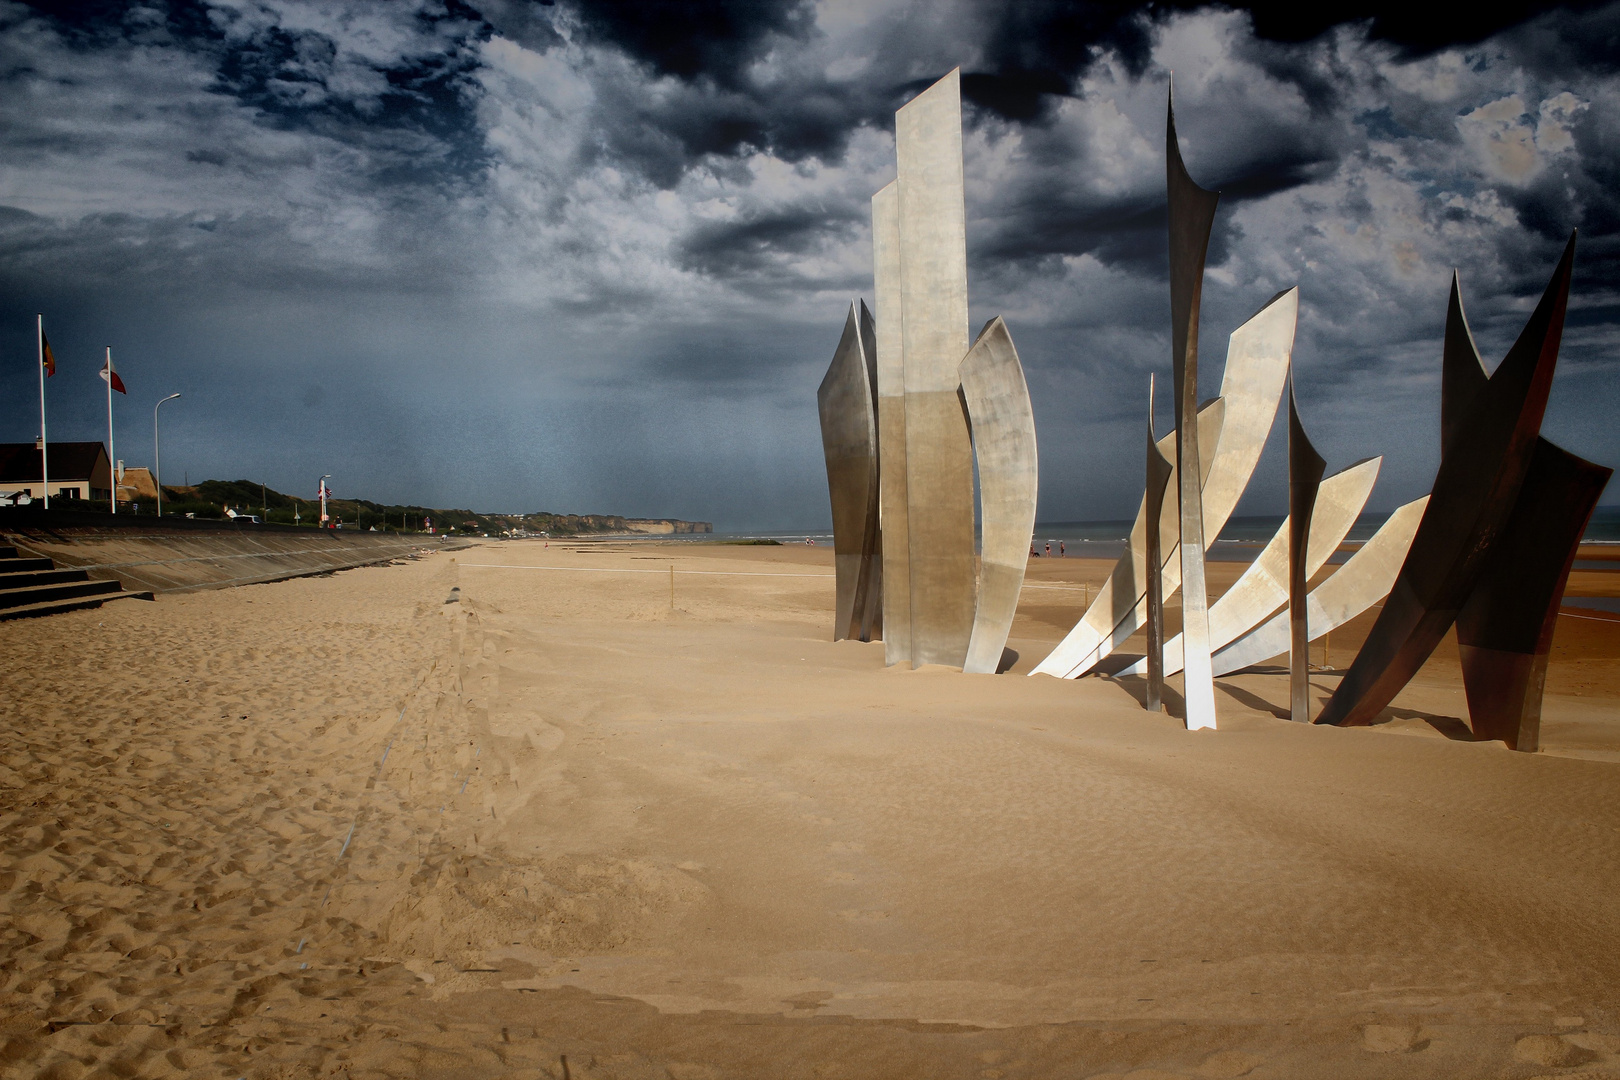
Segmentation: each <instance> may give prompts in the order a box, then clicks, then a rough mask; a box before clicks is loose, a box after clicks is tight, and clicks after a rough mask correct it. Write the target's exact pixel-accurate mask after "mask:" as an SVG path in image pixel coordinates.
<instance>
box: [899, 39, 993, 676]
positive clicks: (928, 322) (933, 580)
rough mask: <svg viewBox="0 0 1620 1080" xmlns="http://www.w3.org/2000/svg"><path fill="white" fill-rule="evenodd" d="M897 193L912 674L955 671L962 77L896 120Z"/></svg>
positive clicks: (968, 604)
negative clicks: (929, 668) (940, 668)
mask: <svg viewBox="0 0 1620 1080" xmlns="http://www.w3.org/2000/svg"><path fill="white" fill-rule="evenodd" d="M895 154H896V157H897V158H898V161H899V170H898V171H899V175H898V179H897V181H896V182H897V183H898V184H899V188H900V252H901V257H900V309H901V313H902V314H901V325H900V340H901V348H902V350H903V353H904V358H903V364H904V369H905V409H906V500H907V507H906V509H907V528H908V532H909V536H908V542H909V544H910V548H911V551H910V570H911V662H912V664H913V665H914V666H918V665H922V664H946V665H949V666H951V667H958V668H959V667H961V666H962V665H963V663H964V662H965V660H966V659H967V650H968V640H969V638H970V637H971V636H972V634H973V616H974V608H975V601H976V599H977V598H976V596H975V589H974V572H973V570H974V568H973V547H974V540H973V444H972V440H971V437H970V436H969V433H968V421H967V417H966V416H965V415H964V414H963V412H962V403H961V400H960V399H959V398H958V397H957V387H958V386H959V380H958V374H957V373H958V369H959V368H960V366H961V363H962V357H963V356H964V355H965V354H966V353H967V350H968V302H967V212H966V207H965V203H964V198H963V188H962V91H961V73H960V72H959V71H952V72H951V73H950V74H949V75H947V76H945V78H943V79H941V80H939V81H938V82H937V83H935V84H934V85H933V86H930V87H929V88H928V89H926V90H924V91H923V92H922V93H920V94H918V95H917V96H916V97H915V98H912V99H911V101H909V102H907V103H906V104H905V105H904V106H903V107H901V109H900V110H899V111H898V112H896V113H895Z"/></svg>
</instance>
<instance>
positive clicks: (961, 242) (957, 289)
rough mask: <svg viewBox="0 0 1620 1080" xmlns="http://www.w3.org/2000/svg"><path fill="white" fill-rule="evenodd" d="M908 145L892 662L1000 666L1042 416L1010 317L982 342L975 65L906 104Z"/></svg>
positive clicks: (900, 197)
mask: <svg viewBox="0 0 1620 1080" xmlns="http://www.w3.org/2000/svg"><path fill="white" fill-rule="evenodd" d="M895 155H896V158H897V161H898V176H897V178H896V179H895V181H894V182H893V183H891V184H889V185H888V186H887V187H885V188H883V189H882V190H881V191H879V192H878V193H877V194H876V195H874V196H872V256H873V272H874V273H873V276H874V278H875V283H876V288H877V320H876V343H875V349H874V350H873V354H872V355H873V359H872V361H871V364H872V369H873V372H874V375H873V382H874V385H875V390H874V398H875V408H874V413H873V425H874V432H875V434H874V438H875V440H876V441H875V446H876V457H877V464H878V466H879V467H878V471H877V477H878V479H877V487H876V491H877V494H876V512H877V517H878V520H879V521H880V522H881V540H880V544H881V549H882V563H881V565H882V578H883V584H882V590H881V592H882V600H881V608H882V610H881V615H874V619H875V620H878V619H880V620H881V625H882V631H883V638H884V661H885V662H886V663H888V664H898V663H910V664H911V665H912V666H913V667H920V666H922V665H923V664H946V665H950V666H952V667H960V668H962V669H963V670H965V671H970V672H994V671H996V670H998V668H999V667H1000V661H1001V657H1002V651H1003V650H1004V648H1005V647H1006V643H1007V635H1008V633H1009V632H1010V630H1011V629H1012V620H1013V615H1014V613H1015V612H1016V610H1017V607H1018V593H1019V590H1020V588H1021V587H1022V585H1023V577H1024V564H1025V558H1026V556H1027V553H1028V551H1029V542H1030V537H1031V535H1032V534H1033V532H1034V527H1035V490H1036V454H1035V418H1034V411H1033V410H1032V409H1031V408H1030V403H1029V388H1028V385H1027V384H1026V383H1025V381H1024V372H1023V367H1022V366H1021V365H1020V363H1019V360H1018V351H1017V349H1016V348H1014V347H1013V342H1012V336H1011V334H1009V333H1008V331H1007V327H1006V325H1005V324H1004V323H1003V322H1002V321H1001V320H1000V319H999V318H998V319H992V320H991V321H990V322H989V323H988V324H986V325H985V328H984V329H983V330H982V331H981V332H980V334H979V337H978V338H977V339H975V341H974V343H973V347H972V348H971V349H970V348H969V347H968V339H967V317H968V308H967V222H966V208H965V205H964V201H963V184H962V93H961V72H960V71H952V72H951V73H950V74H948V75H947V76H945V77H944V78H943V79H941V80H939V81H938V82H937V83H935V84H934V85H933V86H930V87H929V88H928V89H926V90H924V91H923V92H922V93H921V94H918V95H917V96H916V97H915V98H913V99H912V100H911V101H910V102H908V103H907V104H906V105H904V106H903V107H902V108H901V109H900V110H899V111H898V112H897V113H895ZM829 377H830V376H829ZM975 459H977V463H978V478H979V485H978V486H979V504H978V505H979V508H980V510H981V513H979V515H978V520H979V521H980V522H982V524H983V538H984V540H983V543H984V550H983V556H982V558H978V557H976V551H975V536H974V521H975V502H974V463H975ZM829 477H831V472H829ZM834 498H835V499H836V498H837V496H836V495H835V496H834ZM835 534H836V529H835ZM835 543H836V536H835ZM840 595H842V594H840ZM855 603H856V601H854V600H853V599H852V600H851V604H852V605H854V604H855ZM852 610H853V608H852ZM840 611H842V609H840ZM852 617H853V616H852ZM839 618H840V619H841V620H842V619H843V615H842V614H840V616H839Z"/></svg>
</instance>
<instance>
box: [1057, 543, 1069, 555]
mask: <svg viewBox="0 0 1620 1080" xmlns="http://www.w3.org/2000/svg"><path fill="white" fill-rule="evenodd" d="M1068 557H1069V549H1068V548H1066V547H1064V546H1063V541H1061V540H1059V541H1058V558H1060V559H1067V558H1068Z"/></svg>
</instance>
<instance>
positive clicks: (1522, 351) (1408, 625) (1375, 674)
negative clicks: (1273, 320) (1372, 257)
mask: <svg viewBox="0 0 1620 1080" xmlns="http://www.w3.org/2000/svg"><path fill="white" fill-rule="evenodd" d="M1574 257H1575V237H1574V236H1573V235H1571V237H1570V239H1569V243H1568V245H1567V246H1566V247H1565V248H1564V254H1563V258H1561V259H1560V260H1559V263H1558V268H1557V269H1556V270H1555V271H1554V273H1553V276H1552V280H1551V281H1550V282H1549V283H1548V285H1547V288H1546V291H1545V292H1544V293H1543V294H1542V297H1541V300H1540V302H1539V303H1538V304H1537V305H1536V309H1535V311H1534V312H1533V313H1532V314H1531V316H1530V319H1529V321H1528V322H1527V323H1526V324H1525V327H1524V330H1523V332H1521V333H1520V335H1519V338H1518V340H1517V341H1516V342H1515V343H1514V344H1513V347H1512V348H1511V349H1509V350H1508V354H1507V356H1506V358H1505V359H1503V361H1502V363H1501V364H1500V365H1499V366H1498V367H1497V369H1496V371H1495V373H1493V374H1492V375H1491V376H1490V377H1489V378H1488V379H1485V380H1484V381H1483V382H1482V381H1480V380H1479V379H1478V378H1477V377H1474V376H1471V375H1469V374H1464V373H1463V369H1464V368H1465V367H1466V365H1465V364H1463V363H1461V362H1460V361H1461V359H1465V358H1470V357H1471V358H1472V359H1473V361H1474V363H1476V364H1477V363H1478V359H1477V357H1478V354H1477V352H1475V351H1474V350H1473V343H1472V340H1471V336H1470V335H1468V334H1467V323H1466V320H1465V319H1464V318H1463V316H1462V301H1461V293H1460V290H1459V289H1458V288H1457V287H1456V284H1455V281H1454V283H1453V289H1452V298H1451V310H1450V312H1449V313H1448V317H1447V325H1446V347H1445V358H1446V359H1445V363H1446V370H1445V378H1444V379H1443V380H1442V394H1443V395H1444V400H1443V401H1442V439H1443V445H1442V449H1441V457H1440V469H1439V472H1438V473H1437V474H1436V476H1435V481H1434V487H1433V489H1432V491H1431V493H1430V496H1429V503H1428V507H1427V509H1426V510H1425V511H1424V514H1423V519H1422V521H1421V522H1420V523H1419V525H1418V528H1417V534H1416V535H1415V536H1414V537H1413V539H1412V545H1411V549H1410V550H1409V551H1408V552H1407V555H1406V560H1405V562H1404V564H1403V565H1402V567H1401V570H1400V574H1399V576H1398V577H1397V578H1396V581H1395V585H1394V587H1393V588H1392V589H1391V590H1390V594H1389V597H1388V599H1387V600H1386V601H1385V603H1384V607H1383V610H1382V611H1380V612H1379V614H1378V620H1377V621H1376V622H1375V623H1374V624H1373V628H1372V632H1371V633H1370V634H1369V635H1368V637H1367V640H1366V642H1365V643H1364V644H1363V645H1362V647H1361V650H1360V651H1359V652H1358V653H1357V654H1356V658H1355V660H1354V661H1353V662H1352V663H1351V665H1350V670H1349V671H1348V672H1346V674H1345V677H1344V679H1343V680H1342V681H1341V682H1340V684H1339V688H1338V690H1337V691H1336V692H1335V693H1334V695H1333V697H1332V698H1331V699H1329V701H1328V703H1327V707H1326V708H1325V709H1324V710H1323V712H1322V715H1321V716H1320V717H1318V718H1317V721H1316V722H1317V723H1319V724H1367V723H1370V722H1371V721H1372V720H1373V719H1375V718H1376V717H1377V716H1378V714H1379V713H1380V712H1382V711H1383V710H1384V708H1385V707H1386V706H1387V705H1388V704H1389V703H1390V701H1391V700H1392V699H1393V698H1394V697H1395V695H1396V694H1397V693H1399V692H1400V690H1401V689H1402V687H1404V686H1405V685H1406V683H1407V682H1408V681H1409V680H1410V679H1411V677H1412V676H1413V675H1414V674H1415V673H1416V672H1417V669H1418V668H1419V667H1420V666H1421V665H1422V664H1423V662H1424V661H1425V660H1427V659H1428V657H1429V655H1430V654H1431V653H1432V652H1433V651H1434V649H1435V646H1436V645H1438V644H1439V643H1440V639H1441V638H1442V637H1443V636H1444V635H1445V633H1446V631H1447V630H1448V629H1449V628H1450V627H1451V625H1452V623H1453V622H1454V621H1456V618H1457V615H1458V613H1459V611H1460V610H1461V609H1462V608H1463V606H1464V605H1465V604H1466V603H1467V602H1468V600H1469V597H1470V594H1472V593H1473V592H1474V591H1475V590H1476V588H1478V587H1479V585H1480V582H1481V580H1482V579H1483V578H1484V576H1485V574H1486V571H1487V569H1488V568H1489V564H1490V560H1491V558H1492V556H1493V554H1495V549H1496V548H1497V547H1498V546H1499V542H1500V540H1501V538H1502V536H1503V534H1504V532H1505V531H1506V530H1507V529H1508V528H1509V526H1510V518H1511V517H1512V515H1513V513H1514V510H1515V506H1516V505H1517V503H1518V500H1519V497H1520V493H1521V489H1522V488H1523V486H1524V481H1525V476H1526V474H1527V473H1528V472H1529V470H1530V465H1531V459H1532V457H1533V456H1534V454H1535V450H1536V446H1537V442H1538V434H1537V433H1538V431H1539V429H1540V427H1541V419H1542V416H1543V414H1544V413H1545V411H1546V407H1547V397H1548V393H1549V391H1550V390H1551V388H1552V376H1553V369H1554V367H1555V366H1556V364H1557V361H1558V346H1559V341H1560V338H1561V335H1562V331H1563V324H1564V311H1565V308H1566V306H1567V304H1568V300H1569V279H1570V272H1571V269H1572V266H1573V263H1574ZM1480 371H1481V373H1482V372H1483V369H1482V368H1481V369H1480ZM1526 527H1529V526H1528V525H1527V526H1526ZM1560 539H1562V537H1560ZM1556 600H1557V597H1556V596H1553V597H1552V598H1551V602H1553V603H1556ZM1538 696H1539V695H1538Z"/></svg>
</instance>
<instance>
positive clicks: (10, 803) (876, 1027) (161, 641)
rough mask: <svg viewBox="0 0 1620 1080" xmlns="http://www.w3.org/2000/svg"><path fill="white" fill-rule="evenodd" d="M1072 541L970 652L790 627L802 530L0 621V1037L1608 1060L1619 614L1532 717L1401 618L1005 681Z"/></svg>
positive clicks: (1067, 1062)
mask: <svg viewBox="0 0 1620 1080" xmlns="http://www.w3.org/2000/svg"><path fill="white" fill-rule="evenodd" d="M1599 554H1600V553H1598V552H1594V553H1592V557H1593V559H1594V560H1595V559H1597V557H1598V555H1599ZM1583 565H1585V564H1584V563H1583ZM1617 566H1620V563H1617ZM672 568H673V569H674V570H675V571H676V573H675V574H674V575H673V576H672V575H671V569H672ZM1108 569H1109V566H1108V564H1107V563H1104V562H1102V561H1099V560H1087V559H1050V560H1049V559H1039V560H1032V561H1031V565H1030V571H1029V578H1028V586H1027V587H1026V590H1025V592H1024V596H1023V601H1022V603H1021V605H1020V609H1019V614H1018V618H1017V621H1016V622H1015V624H1014V627H1013V633H1012V640H1011V641H1010V643H1009V644H1010V647H1011V648H1012V649H1013V650H1015V651H1016V652H1017V653H1018V654H1019V656H1018V660H1017V662H1016V664H1015V665H1014V666H1013V668H1012V670H1011V671H1010V672H1009V673H1007V674H1004V675H1000V676H990V675H984V676H964V675H961V674H959V673H956V672H952V671H947V670H944V669H934V668H925V669H923V670H919V671H910V670H901V669H897V668H887V669H886V668H884V666H883V663H882V646H881V644H863V643H858V642H838V643H834V642H833V641H831V640H830V639H831V630H830V626H831V621H832V617H831V612H832V602H833V580H832V552H831V550H830V548H828V547H825V546H823V547H800V546H789V547H743V546H725V545H719V544H692V543H664V542H640V543H619V542H599V543H556V542H553V543H552V544H550V545H549V546H547V545H544V544H542V543H541V542H538V541H528V542H512V543H486V544H483V545H479V546H475V547H471V548H466V549H463V550H460V551H456V552H437V553H434V554H431V555H428V556H425V557H423V558H421V559H418V560H414V561H408V562H400V563H397V564H394V565H391V566H383V567H371V568H362V569H356V570H350V571H345V572H342V573H338V574H334V575H329V576H325V577H316V578H304V579H299V580H294V581H286V582H280V583H276V584H267V585H253V586H246V587H241V588H236V589H228V590H222V591H215V592H201V593H192V594H187V595H179V596H160V597H159V599H158V601H157V602H156V603H141V602H135V601H125V602H121V603H118V604H114V605H109V606H107V607H105V608H103V609H101V610H98V611H84V612H74V613H70V614H66V615H60V616H55V617H52V618H48V619H39V620H23V621H18V622H11V623H5V624H0V664H3V665H4V667H3V673H0V718H3V723H0V820H3V822H4V829H3V833H4V837H5V844H4V848H3V851H0V1075H4V1076H8V1077H9V1076H17V1077H25V1076H27V1077H34V1076H48V1077H53V1078H55V1077H60V1078H68V1077H78V1076H140V1077H148V1076H152V1077H156V1076H219V1077H266V1078H269V1077H276V1078H284V1077H285V1078H291V1077H328V1076H330V1077H396V1076H397V1077H445V1078H450V1077H525V1078H528V1077H557V1078H569V1080H572V1078H596V1077H602V1078H607V1077H621V1078H627V1080H628V1078H636V1080H640V1078H653V1077H670V1078H674V1080H696V1078H723V1077H786V1078H799V1077H804V1078H811V1077H852V1078H853V1077H947V1078H955V1077H964V1078H967V1077H975V1078H978V1077H984V1078H991V1080H996V1078H1011V1077H1064V1078H1069V1077H1072V1078H1076V1080H1080V1078H1092V1077H1120V1076H1131V1077H1135V1078H1136V1080H1165V1078H1171V1077H1177V1078H1180V1077H1185V1078H1194V1077H1197V1078H1218V1077H1238V1076H1247V1077H1255V1078H1289V1077H1347V1078H1362V1077H1365V1078H1381V1077H1424V1078H1428V1077H1433V1078H1454V1077H1455V1078H1461V1077H1500V1078H1506V1080H1521V1078H1522V1080H1529V1078H1533V1077H1546V1076H1568V1077H1580V1078H1582V1080H1590V1078H1599V1077H1620V921H1617V919H1616V910H1617V907H1616V900H1615V895H1616V892H1617V891H1620V799H1617V798H1616V793H1617V792H1620V715H1617V712H1616V708H1615V705H1616V702H1617V700H1620V617H1614V616H1610V615H1608V614H1606V613H1604V612H1602V611H1597V610H1590V609H1583V610H1576V609H1574V608H1570V609H1568V610H1569V612H1570V613H1569V615H1568V616H1567V617H1562V618H1561V619H1560V624H1559V627H1558V636H1557V639H1556V641H1555V645H1554V654H1553V658H1552V663H1551V666H1550V669H1549V676H1548V692H1547V698H1546V703H1545V708H1544V720H1543V726H1542V739H1543V750H1542V752H1541V753H1537V754H1518V753H1514V752H1512V751H1509V750H1507V749H1506V748H1505V747H1503V746H1502V745H1500V744H1496V743H1475V742H1472V741H1470V740H1469V738H1468V736H1467V728H1466V723H1465V717H1466V709H1465V705H1464V698H1463V693H1462V686H1461V681H1460V674H1459V671H1458V665H1457V658H1456V647H1455V643H1454V641H1453V640H1451V639H1448V641H1447V642H1446V644H1444V645H1443V646H1442V648H1441V649H1440V650H1439V651H1438V652H1437V653H1436V655H1435V657H1434V658H1433V659H1432V660H1431V661H1430V662H1429V664H1428V665H1427V666H1426V667H1425V668H1424V669H1423V671H1422V672H1421V673H1420V675H1419V677H1418V678H1417V679H1416V680H1415V681H1414V683H1413V684H1412V685H1411V686H1410V687H1409V688H1408V689H1407V690H1406V691H1405V692H1404V693H1403V694H1402V695H1401V696H1400V697H1399V698H1397V700H1396V702H1395V705H1394V707H1392V709H1391V710H1389V712H1388V714H1387V717H1386V719H1385V721H1384V722H1382V723H1380V724H1377V725H1375V726H1373V727H1371V728H1365V729H1351V730H1339V729H1332V728H1317V727H1309V726H1303V725H1295V724H1291V723H1289V722H1287V721H1286V720H1284V719H1282V718H1281V717H1282V715H1283V713H1284V712H1285V711H1286V707H1287V680H1286V675H1285V674H1278V673H1275V672H1272V671H1269V670H1267V669H1261V670H1259V671H1254V672H1250V673H1247V674H1243V675H1239V676H1236V677H1234V678H1229V679H1223V680H1220V681H1219V684H1218V685H1219V687H1220V688H1219V689H1218V690H1217V704H1218V708H1219V712H1220V729H1219V730H1218V731H1213V732H1211V731H1205V732H1187V731H1185V730H1184V729H1183V727H1182V724H1181V722H1180V721H1179V720H1178V719H1176V717H1175V716H1174V715H1152V714H1147V713H1145V712H1143V711H1142V709H1141V707H1140V704H1139V699H1140V696H1141V685H1140V681H1139V680H1132V679H1117V680H1116V679H1110V678H1095V677H1093V678H1086V679H1082V680H1077V681H1060V680H1056V679H1050V678H1046V677H1044V676H1041V677H1034V678H1026V677H1024V673H1026V672H1028V671H1029V670H1030V669H1031V668H1032V667H1033V666H1034V665H1035V664H1036V663H1038V662H1039V661H1040V659H1041V658H1042V657H1043V656H1044V655H1045V654H1046V652H1047V651H1048V650H1050V649H1051V648H1052V646H1053V645H1054V644H1055V643H1056V642H1057V641H1058V639H1059V638H1060V637H1061V636H1062V635H1063V633H1064V632H1066V631H1067V629H1068V628H1069V627H1070V626H1071V625H1072V624H1073V622H1074V620H1075V618H1077V617H1078V615H1079V614H1080V612H1081V611H1082V610H1083V609H1084V604H1085V600H1086V598H1087V596H1088V595H1089V590H1091V589H1093V588H1094V587H1095V586H1096V585H1097V584H1099V583H1100V582H1101V581H1102V580H1103V579H1104V577H1105V576H1106V574H1107V572H1108ZM1241 569H1242V567H1241V565H1238V564H1223V563H1217V562H1212V563H1210V573H1211V588H1212V592H1218V591H1219V590H1221V589H1224V588H1225V587H1227V586H1228V585H1230V584H1231V581H1232V580H1233V579H1235V578H1236V576H1237V574H1238V573H1239V572H1240V571H1241ZM1570 593H1571V594H1572V595H1583V596H1615V595H1620V570H1607V569H1577V570H1576V571H1575V573H1574V574H1573V576H1572V578H1571V584H1570ZM1171 620H1172V623H1174V620H1175V612H1174V609H1172V612H1171ZM1370 623H1371V614H1370V613H1369V615H1366V616H1363V617H1362V618H1361V619H1359V620H1357V621H1356V622H1355V623H1353V624H1351V625H1350V626H1347V627H1345V628H1343V630H1342V631H1338V632H1335V633H1334V635H1333V636H1332V640H1331V642H1330V643H1329V644H1328V647H1327V651H1326V655H1325V656H1323V655H1320V654H1313V661H1315V662H1317V663H1319V664H1323V663H1325V665H1327V666H1332V665H1337V666H1339V667H1340V668H1342V667H1344V666H1346V665H1347V664H1348V663H1349V660H1350V658H1351V657H1352V656H1353V655H1354V650H1355V648H1356V646H1357V645H1358V644H1359V641H1360V636H1361V635H1363V634H1365V632H1366V629H1367V627H1368V626H1369V625H1370ZM1128 647H1129V646H1127V648H1128ZM1336 678H1337V676H1336V675H1335V674H1334V673H1332V672H1331V671H1324V672H1322V673H1321V674H1319V675H1318V677H1317V680H1316V685H1317V689H1318V695H1317V699H1318V705H1320V702H1321V701H1322V700H1325V698H1326V696H1327V695H1328V694H1329V693H1330V692H1331V690H1332V688H1333V686H1334V685H1335V682H1336ZM1176 682H1178V680H1172V684H1175V683H1176ZM1170 704H1171V706H1172V712H1174V710H1175V708H1176V707H1177V706H1178V705H1179V698H1177V697H1176V696H1175V695H1174V694H1171V695H1170Z"/></svg>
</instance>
